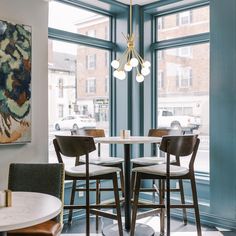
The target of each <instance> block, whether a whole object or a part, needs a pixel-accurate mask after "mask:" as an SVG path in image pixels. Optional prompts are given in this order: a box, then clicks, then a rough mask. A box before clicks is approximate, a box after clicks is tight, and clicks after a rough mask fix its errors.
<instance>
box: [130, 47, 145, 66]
mask: <svg viewBox="0 0 236 236" xmlns="http://www.w3.org/2000/svg"><path fill="white" fill-rule="evenodd" d="M133 53H134V55H135V57H136V58H137V59H138V61H139V63H140V65H143V62H144V60H143V59H142V57H141V56H140V55H139V53H138V52H137V50H136V49H135V48H133Z"/></svg>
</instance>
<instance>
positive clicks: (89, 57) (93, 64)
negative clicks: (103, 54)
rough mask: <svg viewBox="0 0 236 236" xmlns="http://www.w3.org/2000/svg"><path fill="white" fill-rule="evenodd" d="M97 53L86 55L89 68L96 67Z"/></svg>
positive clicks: (93, 68)
mask: <svg viewBox="0 0 236 236" xmlns="http://www.w3.org/2000/svg"><path fill="white" fill-rule="evenodd" d="M96 59H97V58H96V54H93V55H87V56H86V68H87V69H88V70H95V69H96Z"/></svg>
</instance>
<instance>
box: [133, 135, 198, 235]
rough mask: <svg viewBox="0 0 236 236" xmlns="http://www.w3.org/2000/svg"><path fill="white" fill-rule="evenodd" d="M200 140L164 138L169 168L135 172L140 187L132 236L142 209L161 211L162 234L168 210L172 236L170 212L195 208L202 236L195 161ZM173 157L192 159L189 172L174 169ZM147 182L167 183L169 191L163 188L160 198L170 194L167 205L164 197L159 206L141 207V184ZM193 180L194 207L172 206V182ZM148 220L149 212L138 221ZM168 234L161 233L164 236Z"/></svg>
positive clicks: (137, 190)
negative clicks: (144, 218) (142, 181)
mask: <svg viewBox="0 0 236 236" xmlns="http://www.w3.org/2000/svg"><path fill="white" fill-rule="evenodd" d="M199 142H200V140H199V138H198V137H197V135H180V136H163V138H162V142H161V145H160V150H161V151H163V152H165V153H166V154H167V160H166V163H165V164H160V165H152V166H145V167H137V168H134V169H133V172H134V173H135V174H136V183H135V188H134V189H135V193H134V207H133V214H132V226H131V234H130V235H131V236H133V235H134V232H135V222H136V218H137V210H138V208H139V207H141V208H155V209H154V211H157V210H159V211H160V212H161V214H160V217H161V219H160V222H161V231H162V229H163V225H162V224H163V221H164V220H163V218H164V216H165V212H164V209H165V210H166V215H167V229H166V235H167V236H170V208H185V209H187V208H193V209H194V211H195V219H196V225H197V234H198V236H201V235H202V233H201V224H200V215H199V208H198V200H197V191H196V182H195V176H194V161H195V157H196V154H197V150H198V146H199ZM170 155H174V156H175V157H176V158H177V159H178V158H182V157H185V156H189V155H190V156H191V157H190V161H189V168H185V167H182V166H180V165H172V164H171V163H170ZM143 179H158V180H164V181H165V182H166V187H165V186H164V185H162V186H161V189H160V195H161V196H164V195H165V192H166V204H165V203H164V199H163V197H162V198H161V199H160V202H159V204H145V205H144V204H139V203H138V198H139V192H140V182H141V180H143ZM179 179H180V180H190V183H191V188H192V197H193V204H183V203H181V204H170V180H179ZM142 214H143V216H144V217H145V216H147V214H146V212H145V213H141V215H139V216H138V218H141V217H142ZM163 233H164V232H161V234H163Z"/></svg>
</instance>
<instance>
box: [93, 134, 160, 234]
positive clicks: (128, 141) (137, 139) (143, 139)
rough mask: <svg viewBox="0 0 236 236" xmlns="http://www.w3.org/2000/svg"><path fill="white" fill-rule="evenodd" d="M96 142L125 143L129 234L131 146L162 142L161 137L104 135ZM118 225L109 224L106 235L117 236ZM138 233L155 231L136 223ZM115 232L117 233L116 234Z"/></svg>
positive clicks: (125, 194)
mask: <svg viewBox="0 0 236 236" xmlns="http://www.w3.org/2000/svg"><path fill="white" fill-rule="evenodd" d="M94 140H95V142H96V143H107V144H123V145H124V177H125V183H124V185H125V186H124V189H125V192H124V201H125V204H124V212H125V224H124V236H125V235H129V231H130V227H131V189H130V188H131V185H130V172H131V162H130V159H131V154H130V147H131V145H132V144H144V143H160V142H161V138H160V137H150V136H130V137H129V138H121V137H119V136H117V137H102V138H95V139H94ZM116 229H117V227H114V225H109V226H108V227H106V228H104V229H103V234H104V235H113V236H115V235H116V233H115V231H116ZM136 232H137V233H136V234H137V236H139V235H140V236H144V235H153V234H154V233H155V232H154V231H153V229H152V228H151V227H149V226H148V225H144V224H136ZM114 233H115V234H114ZM136 234H135V235H136Z"/></svg>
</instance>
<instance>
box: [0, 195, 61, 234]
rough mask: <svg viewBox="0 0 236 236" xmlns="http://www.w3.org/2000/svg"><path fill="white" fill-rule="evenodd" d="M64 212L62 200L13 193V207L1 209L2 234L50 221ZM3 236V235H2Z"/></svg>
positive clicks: (0, 225) (0, 230)
mask: <svg viewBox="0 0 236 236" xmlns="http://www.w3.org/2000/svg"><path fill="white" fill-rule="evenodd" d="M61 210H62V202H61V200H60V199H58V198H56V197H54V196H51V195H48V194H43V193H32V192H12V206H11V207H1V208H0V232H2V235H6V232H7V231H9V230H15V229H21V228H25V227H29V226H33V225H36V224H40V223H43V222H45V221H48V220H50V219H52V218H54V217H55V216H57V215H58V214H59V213H60V212H61ZM0 235H1V233H0Z"/></svg>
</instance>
